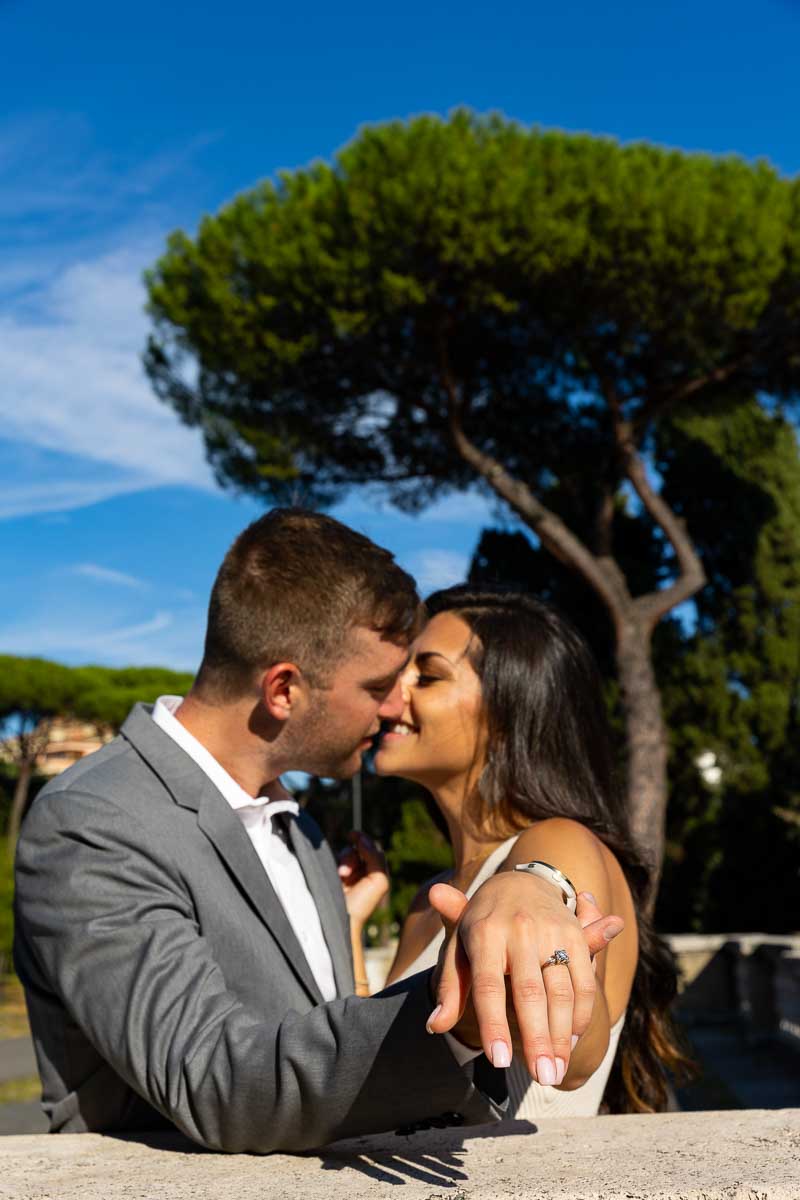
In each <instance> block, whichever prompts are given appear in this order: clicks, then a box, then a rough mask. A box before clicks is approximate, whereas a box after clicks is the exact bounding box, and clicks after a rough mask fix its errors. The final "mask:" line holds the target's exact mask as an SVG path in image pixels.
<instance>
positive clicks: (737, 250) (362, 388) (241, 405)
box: [146, 111, 800, 508]
mask: <svg viewBox="0 0 800 1200" xmlns="http://www.w3.org/2000/svg"><path fill="white" fill-rule="evenodd" d="M799 209H800V183H795V182H789V181H786V180H784V179H781V178H780V177H779V176H778V175H777V174H776V172H775V171H773V170H772V169H771V168H770V167H769V166H768V165H767V164H765V163H759V164H756V165H750V164H748V163H746V162H744V161H743V160H741V159H738V158H735V157H726V158H712V157H709V156H707V155H700V154H684V153H680V152H677V151H668V150H664V149H661V148H659V147H656V146H651V145H647V144H635V145H628V146H620V145H619V144H617V143H616V142H614V141H612V140H610V139H604V138H594V137H588V136H584V135H572V134H564V133H558V132H543V131H541V130H538V129H525V128H523V127H521V126H519V125H517V124H515V123H513V122H510V121H507V120H505V119H503V118H502V117H499V116H490V117H486V118H482V117H477V116H475V115H473V114H470V113H469V112H466V111H460V112H456V113H454V114H453V115H452V116H451V117H450V119H449V120H447V121H444V120H440V119H438V118H435V117H421V118H417V119H414V120H412V121H409V122H407V123H401V122H392V123H389V124H387V125H382V126H377V127H372V128H367V129H364V130H362V132H361V133H360V134H359V135H358V137H357V138H356V139H355V140H354V141H353V142H352V143H351V144H350V145H349V146H348V147H347V148H346V149H345V150H343V151H342V152H341V153H340V154H339V155H338V157H337V159H336V161H335V162H334V163H333V164H332V165H327V164H324V163H316V164H315V165H314V166H313V167H310V168H309V169H307V170H301V171H295V172H293V173H284V174H282V175H281V176H280V178H279V179H278V180H277V181H266V182H264V183H262V184H259V186H258V187H256V188H255V189H253V190H252V191H250V192H247V193H244V194H243V195H241V196H239V197H237V198H236V199H235V200H234V201H233V202H232V203H231V204H229V205H228V206H227V207H225V208H224V209H223V210H222V211H221V212H220V213H219V214H218V215H216V216H213V217H207V218H205V219H204V220H203V222H202V223H201V226H200V229H199V231H198V234H197V236H196V237H195V238H190V237H188V236H187V235H186V234H184V233H175V234H173V235H172V237H171V238H170V240H169V243H168V247H167V251H166V253H165V254H164V255H163V257H162V258H161V259H160V260H159V262H158V263H157V264H156V266H155V267H154V268H153V269H152V270H151V271H150V272H149V273H148V276H147V284H148V288H149V296H150V311H151V314H152V316H153V318H154V330H153V335H152V337H151V339H150V342H149V347H148V351H147V356H146V365H147V369H148V371H149V373H150V376H151V379H152V381H153V383H154V386H155V388H156V390H157V392H158V394H159V395H160V396H162V398H164V399H165V400H167V401H168V402H169V403H170V404H172V405H173V406H174V407H175V409H176V410H177V412H178V413H179V414H180V415H181V417H182V418H183V419H184V420H186V421H188V422H189V423H190V424H194V425H197V426H199V427H200V428H201V429H202V431H203V434H204V437H205V440H206V446H207V449H208V454H209V457H210V460H211V462H212V464H213V466H214V468H215V470H216V472H217V474H218V477H219V478H220V480H221V481H223V482H226V483H229V484H232V485H234V486H235V487H243V488H245V489H248V490H250V491H252V492H254V493H256V494H258V495H261V496H263V497H265V498H266V499H268V500H286V499H287V498H289V499H292V500H298V499H302V500H303V501H304V502H307V503H317V504H325V503H327V502H328V501H330V500H331V499H332V498H333V497H334V496H335V495H336V494H338V493H339V492H340V491H341V490H342V488H344V487H346V486H348V485H350V484H351V483H354V482H367V483H373V482H376V481H384V482H386V483H387V484H388V486H389V489H390V492H391V495H392V496H393V498H394V499H395V501H396V502H398V503H400V504H403V505H405V506H407V507H412V508H413V507H415V506H419V505H422V504H424V503H426V502H427V501H428V500H429V499H430V498H431V497H432V496H433V495H434V494H435V493H436V492H438V491H441V490H442V489H447V488H450V487H458V486H461V485H463V484H464V483H466V482H468V481H470V480H471V472H470V469H469V468H467V467H466V466H465V464H464V462H463V461H462V460H461V459H460V458H459V457H458V455H457V454H456V453H455V451H454V449H453V448H452V446H451V444H450V441H449V438H448V433H447V431H448V425H447V413H446V408H447V405H446V399H447V396H446V387H445V384H444V378H443V377H444V373H445V369H447V371H449V372H450V374H451V375H452V376H453V378H454V379H455V380H456V381H457V383H458V386H459V389H460V394H461V397H462V403H463V405H464V421H465V427H466V429H467V432H468V433H469V436H470V437H471V439H472V440H473V442H474V443H475V444H477V445H478V446H479V448H481V449H483V450H485V451H488V452H490V453H492V454H494V455H495V457H497V458H499V460H500V461H501V462H502V463H503V464H504V465H505V466H506V468H507V469H508V470H509V471H510V472H511V474H512V475H515V476H517V477H518V478H522V479H524V480H525V481H526V482H527V483H528V484H530V485H531V486H533V487H534V488H536V489H537V491H541V490H542V489H546V488H548V487H549V484H550V483H551V482H552V479H553V478H554V477H556V478H557V479H559V480H561V481H562V484H563V485H564V486H565V487H570V488H572V489H574V490H575V491H576V492H577V491H579V490H580V488H581V486H583V489H584V491H586V486H585V480H586V474H587V470H589V471H590V472H591V473H593V474H594V475H595V476H596V477H599V476H601V475H602V474H603V472H605V471H611V472H612V473H613V469H614V463H613V446H612V443H611V439H610V437H609V422H608V414H607V408H606V405H605V403H604V402H603V401H600V400H599V399H598V395H599V393H600V392H603V393H604V394H605V395H608V394H610V392H611V390H612V389H613V391H614V392H615V394H616V395H617V396H618V397H620V398H621V402H622V403H623V404H624V405H625V406H626V409H627V415H629V416H630V417H631V418H635V417H636V416H637V414H638V415H641V414H642V413H643V412H644V411H645V410H646V411H647V413H648V414H652V413H653V412H657V411H658V405H659V404H660V403H661V402H662V399H663V396H664V395H665V390H666V389H668V388H669V387H670V386H673V385H674V386H675V387H678V386H679V385H682V384H684V383H685V382H687V381H689V380H693V379H695V378H696V377H697V376H698V375H699V374H702V373H705V372H708V371H714V370H719V371H723V372H724V373H725V377H726V378H727V377H728V376H730V377H731V378H733V377H734V376H735V378H736V380H737V384H738V386H740V387H742V386H744V387H745V389H746V390H749V391H751V392H752V391H753V390H755V389H756V388H758V389H768V390H770V391H771V392H772V394H773V395H778V394H781V395H785V396H787V397H789V396H794V394H795V391H796V388H797V381H798V365H799V364H800V335H799V334H798V329H800V324H798V321H797V317H798V315H799V314H800V272H799V271H798V263H799V262H800V220H798V210H799ZM187 358H190V359H193V360H194V363H195V365H196V367H197V368H198V369H197V372H196V383H192V384H190V383H188V382H187V379H188V378H189V375H188V373H187V371H186V360H187ZM575 397H580V398H581V399H580V400H579V401H576V400H575ZM695 403H698V402H697V401H696V402H695ZM534 431H535V437H529V436H522V437H520V433H521V432H522V433H523V435H524V434H528V433H532V432H534ZM581 481H583V483H582V482H581ZM589 491H590V492H591V489H589Z"/></svg>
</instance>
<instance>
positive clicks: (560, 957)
mask: <svg viewBox="0 0 800 1200" xmlns="http://www.w3.org/2000/svg"><path fill="white" fill-rule="evenodd" d="M568 962H569V955H568V954H567V952H566V950H554V951H553V953H552V954H551V955H550V957H549V958H548V959H545V961H544V962H543V963H542V970H544V968H545V967H555V966H559V967H565V966H566V965H567V963H568Z"/></svg>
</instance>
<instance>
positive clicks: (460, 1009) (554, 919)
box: [428, 871, 624, 1085]
mask: <svg viewBox="0 0 800 1200" xmlns="http://www.w3.org/2000/svg"><path fill="white" fill-rule="evenodd" d="M428 896H429V900H430V902H431V904H432V905H433V907H434V908H435V909H436V911H437V912H438V913H439V915H440V916H441V918H442V920H443V922H444V924H445V930H446V936H445V942H444V946H443V947H442V952H441V954H440V956H439V962H438V964H437V966H436V969H435V971H434V975H433V982H432V987H433V992H434V995H435V997H436V999H435V1004H436V1007H435V1008H434V1010H433V1012H432V1013H431V1016H430V1018H429V1020H428V1030H429V1032H431V1033H448V1032H451V1033H452V1034H453V1035H454V1036H455V1037H457V1038H458V1039H459V1041H461V1042H464V1043H465V1044H466V1045H468V1046H474V1047H475V1048H478V1047H481V1048H482V1049H483V1052H484V1054H485V1055H486V1056H487V1058H488V1059H489V1061H490V1062H492V1063H494V1065H495V1066H496V1067H507V1066H509V1064H510V1062H511V1056H512V1046H517V1047H518V1048H519V1049H520V1050H521V1052H522V1054H523V1056H524V1058H525V1063H526V1065H527V1068H528V1070H529V1071H530V1074H531V1075H532V1076H533V1078H534V1079H537V1080H538V1081H539V1083H542V1084H555V1085H558V1084H560V1083H561V1082H562V1080H563V1078H564V1076H565V1074H566V1072H567V1068H568V1067H569V1059H570V1055H571V1053H572V1049H573V1045H574V1041H575V1040H577V1038H578V1037H580V1035H581V1034H583V1033H585V1032H586V1030H587V1028H588V1026H589V1022H590V1021H591V1017H592V1008H593V1005H594V995H595V989H596V982H595V975H594V970H593V967H592V959H593V957H594V955H596V954H598V953H600V951H601V950H604V949H605V948H606V947H607V946H608V943H609V942H610V941H611V939H612V938H614V937H616V936H617V934H618V933H620V932H621V931H622V929H623V927H624V922H623V920H622V918H621V917H617V916H604V915H603V914H602V913H601V912H600V910H599V909H598V908H597V906H596V904H595V902H594V898H593V897H591V896H589V894H588V893H587V892H580V893H579V895H578V906H577V911H576V913H575V915H574V916H573V914H572V913H570V912H569V910H568V909H567V907H566V905H565V904H564V903H563V901H562V898H561V895H560V894H559V892H558V890H557V889H556V888H554V887H553V885H552V884H550V883H548V882H547V881H546V880H543V879H539V878H537V877H536V876H533V875H521V874H520V873H518V872H511V871H505V872H500V873H499V874H497V875H494V876H493V877H492V878H491V879H488V880H487V881H486V883H484V884H483V885H482V886H481V887H480V888H479V889H478V891H477V892H476V893H475V896H474V897H473V898H472V900H471V901H468V900H467V898H466V896H465V895H464V894H463V892H460V891H459V890H458V889H457V888H454V887H451V886H450V885H449V884H445V883H437V884H435V885H434V886H433V887H432V888H431V890H430V892H429V894H428ZM557 949H560V950H566V952H567V954H568V955H569V965H568V966H564V965H560V964H556V965H553V966H548V967H545V968H544V969H542V964H543V963H545V961H546V960H547V959H548V958H549V957H550V955H551V954H552V953H553V951H554V950H557Z"/></svg>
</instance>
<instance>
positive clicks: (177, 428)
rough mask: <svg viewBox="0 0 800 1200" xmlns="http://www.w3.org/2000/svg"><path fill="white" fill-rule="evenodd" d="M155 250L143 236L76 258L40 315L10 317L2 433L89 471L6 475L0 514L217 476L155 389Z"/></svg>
mask: <svg viewBox="0 0 800 1200" xmlns="http://www.w3.org/2000/svg"><path fill="white" fill-rule="evenodd" d="M148 257H150V256H149V255H148V253H147V252H146V251H145V250H144V249H141V248H140V249H139V250H138V251H134V250H127V251H124V252H119V253H116V254H113V255H107V256H105V257H103V258H101V259H99V260H96V261H94V262H82V263H77V264H75V265H73V266H71V267H69V268H68V269H67V270H66V271H64V272H63V273H62V274H61V275H59V276H58V277H57V278H56V279H55V280H53V281H52V283H51V284H50V285H49V286H48V287H47V288H46V289H45V290H44V293H43V295H42V297H41V308H40V314H39V315H37V316H35V317H30V316H29V317H25V316H17V315H7V316H4V317H0V421H2V429H3V436H4V437H5V438H7V439H11V440H15V441H17V442H19V443H22V444H24V445H26V446H36V447H39V448H40V449H44V450H50V451H58V452H59V453H61V454H69V455H72V456H75V457H78V458H80V459H82V460H83V463H84V470H83V472H82V478H81V479H80V480H70V481H69V482H61V481H59V480H58V479H56V480H54V481H53V482H49V483H47V485H46V486H42V485H39V484H31V483H30V482H29V480H26V479H19V480H14V479H13V478H12V479H9V478H8V476H6V483H5V487H4V488H0V516H2V515H5V516H9V515H17V514H18V513H20V512H22V511H25V506H26V505H27V506H28V508H27V511H29V512H33V511H37V512H41V511H46V510H47V509H50V510H57V509H64V508H72V507H78V506H79V505H81V504H83V503H94V502H96V500H97V499H101V498H107V497H108V496H110V495H114V494H117V493H122V492H126V491H132V490H135V489H137V488H140V489H141V488H147V487H154V486H159V485H162V484H176V483H178V484H188V485H190V486H194V487H201V488H206V489H212V488H214V486H215V484H214V482H213V478H212V475H211V471H210V469H209V467H208V464H207V463H206V461H205V456H204V452H203V446H202V442H201V439H200V436H199V434H198V433H197V432H196V431H193V430H189V429H187V428H186V427H185V426H183V425H182V424H181V423H180V422H179V420H178V418H177V417H176V415H175V414H174V413H173V412H172V411H171V410H169V409H168V408H167V407H166V406H165V405H163V404H161V403H160V402H159V401H158V400H157V399H156V397H155V396H154V395H153V392H152V390H151V389H150V386H149V384H148V382H147V380H146V378H145V376H144V373H143V370H142V367H141V363H140V360H139V354H140V352H141V348H142V346H143V344H144V339H145V330H146V322H145V318H144V315H143V312H142V308H143V303H144V292H143V288H142V285H141V282H140V279H139V276H140V274H141V269H142V266H143V265H144V263H146V262H147V261H148ZM4 493H5V494H4Z"/></svg>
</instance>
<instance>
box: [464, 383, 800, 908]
mask: <svg viewBox="0 0 800 1200" xmlns="http://www.w3.org/2000/svg"><path fill="white" fill-rule="evenodd" d="M652 453H653V461H654V464H655V466H656V468H657V470H658V472H659V474H660V476H661V477H662V479H663V488H664V494H665V496H666V497H667V498H668V500H669V502H670V504H671V505H672V506H673V507H674V509H675V510H676V511H677V512H678V513H679V514H680V515H681V517H682V518H683V519H684V520H686V522H687V524H688V525H689V527H690V528H691V530H692V534H693V539H694V541H695V544H696V545H697V547H698V550H699V552H700V553H701V555H702V558H703V561H704V564H705V566H706V570H707V572H708V575H709V583H708V586H707V587H706V588H705V589H704V590H703V591H702V592H701V593H700V594H699V595H698V597H697V598H696V600H695V602H694V607H695V610H696V611H695V614H688V613H687V614H685V615H684V619H683V620H680V619H677V618H673V619H672V620H669V621H667V622H662V623H661V625H660V626H659V627H658V628H657V630H656V632H655V637H654V658H655V663H656V669H657V675H658V679H659V683H660V685H661V693H662V701H663V705H664V710H665V716H666V720H667V725H668V729H669V735H670V744H671V756H670V766H669V781H670V801H669V807H668V810H667V812H668V824H667V857H666V862H665V867H664V878H663V883H662V887H661V893H660V898H659V907H658V920H659V923H660V925H661V927H662V928H668V929H673V930H677V931H680V930H686V929H695V930H726V929H727V930H732V929H761V930H767V931H772V932H779V931H782V930H785V929H787V928H793V927H796V925H797V915H796V914H797V913H798V912H800V870H799V868H800V783H798V781H800V452H799V451H798V444H797V436H796V433H795V430H794V428H793V427H792V426H791V425H790V424H788V423H787V422H786V421H785V420H784V418H783V417H782V416H781V414H780V412H779V411H776V412H773V413H770V412H769V411H768V409H767V407H766V406H765V405H764V404H762V403H759V402H758V401H756V400H755V399H751V398H744V399H742V398H740V399H738V400H733V401H732V400H731V399H729V398H727V397H726V398H724V399H723V398H718V399H717V400H716V401H714V402H709V403H708V404H707V405H705V406H704V409H703V411H702V412H696V411H695V412H693V411H691V410H684V411H683V412H682V413H680V414H678V415H676V416H675V418H674V419H673V420H672V421H670V422H669V423H668V424H666V423H665V424H664V425H663V426H662V428H661V431H660V434H659V437H658V439H657V441H656V443H655V444H654V445H653V448H652ZM698 481H702V488H701V487H698V486H697V482H698ZM572 519H573V520H576V519H575V518H574V517H573V518H572ZM576 527H578V528H580V524H579V522H578V521H577V520H576ZM618 530H619V533H620V536H618V538H617V543H616V547H615V549H616V556H617V560H618V561H619V562H620V564H621V565H622V567H623V570H624V571H625V572H626V574H627V575H628V577H631V574H632V573H633V572H634V571H636V572H638V577H639V580H640V586H641V587H642V588H643V589H645V588H646V589H649V588H651V587H653V586H654V582H655V581H657V580H658V578H659V575H660V573H661V572H662V571H663V570H665V569H667V568H668V566H669V556H668V550H667V548H666V547H665V546H664V544H663V542H661V541H659V539H658V538H655V537H654V536H653V534H652V532H651V531H650V530H649V528H648V527H647V526H645V525H644V524H643V523H642V522H641V521H639V520H638V519H637V518H636V516H635V515H632V514H631V513H630V512H629V511H627V510H625V511H624V512H623V514H622V519H619V520H618ZM470 577H471V578H472V579H474V580H475V581H476V582H484V583H485V582H492V581H494V582H501V583H512V584H516V585H518V586H521V587H523V588H525V589H527V590H530V591H532V592H535V593H536V594H537V595H539V596H541V597H542V598H543V599H546V600H548V601H550V602H551V603H554V604H556V605H557V606H558V607H559V608H560V609H561V610H562V611H563V612H565V614H566V615H567V616H569V618H570V619H571V620H573V621H574V622H575V623H576V624H577V625H578V627H579V628H580V629H581V630H582V631H583V633H584V635H585V636H586V638H587V640H588V641H589V642H590V644H591V645H592V647H593V649H594V651H595V654H596V656H597V659H598V662H599V664H600V667H601V670H602V671H603V673H604V675H605V677H606V681H607V690H608V698H609V708H610V712H611V715H612V721H613V724H614V727H615V730H616V733H617V735H618V738H619V744H620V752H622V748H623V738H622V733H623V730H622V724H621V721H620V717H619V708H618V702H617V696H616V688H615V680H614V662H613V655H612V654H611V652H610V633H609V630H608V618H607V616H606V614H605V612H604V610H603V608H602V606H601V604H600V603H599V601H598V600H597V598H596V597H595V596H594V594H593V593H592V592H591V591H590V589H589V588H588V587H586V585H585V584H583V582H582V581H581V580H580V579H579V578H578V577H577V576H575V575H574V574H573V573H572V572H570V571H568V570H567V569H566V568H565V567H563V566H562V565H561V564H559V563H558V562H557V561H555V560H554V559H553V558H552V556H550V555H548V554H546V553H545V552H544V551H542V550H541V549H540V548H538V547H536V546H534V545H533V544H532V543H531V541H530V540H529V539H528V538H527V537H526V536H525V535H524V534H522V533H519V532H514V533H510V532H507V531H502V530H484V532H483V534H482V536H481V539H480V542H479V545H478V548H477V550H476V553H475V556H474V558H473V562H472V566H471V572H470ZM708 752H711V753H713V754H714V755H715V765H718V766H719V768H720V770H721V771H722V777H721V780H720V782H719V783H718V784H709V783H707V782H705V781H704V778H703V776H702V774H701V772H700V770H699V769H698V765H697V759H698V758H699V757H700V756H701V755H702V754H704V753H708ZM754 857H755V858H756V859H758V860H759V861H761V862H768V863H769V864H770V886H769V887H762V888H758V887H755V886H754V885H753V883H752V879H751V878H750V872H751V862H752V860H753V858H754Z"/></svg>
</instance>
